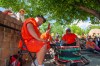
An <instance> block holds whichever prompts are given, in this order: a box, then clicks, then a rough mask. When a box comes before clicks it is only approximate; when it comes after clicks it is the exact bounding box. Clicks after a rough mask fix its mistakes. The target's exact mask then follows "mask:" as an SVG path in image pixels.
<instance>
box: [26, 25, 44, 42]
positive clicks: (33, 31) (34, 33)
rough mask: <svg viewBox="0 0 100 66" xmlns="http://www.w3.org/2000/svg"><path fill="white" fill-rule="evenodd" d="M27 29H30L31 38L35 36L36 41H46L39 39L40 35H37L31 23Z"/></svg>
mask: <svg viewBox="0 0 100 66" xmlns="http://www.w3.org/2000/svg"><path fill="white" fill-rule="evenodd" d="M27 29H28V32H29V33H30V34H31V36H33V37H34V38H35V39H37V40H39V41H44V40H42V39H40V38H39V37H38V35H37V34H36V32H35V30H34V27H33V25H32V24H31V23H28V24H27Z"/></svg>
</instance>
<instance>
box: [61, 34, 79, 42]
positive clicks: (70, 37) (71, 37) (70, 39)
mask: <svg viewBox="0 0 100 66" xmlns="http://www.w3.org/2000/svg"><path fill="white" fill-rule="evenodd" d="M76 38H77V36H76V35H75V34H74V33H66V34H65V35H64V36H63V37H62V40H63V41H65V42H66V43H67V44H72V43H74V42H76Z"/></svg>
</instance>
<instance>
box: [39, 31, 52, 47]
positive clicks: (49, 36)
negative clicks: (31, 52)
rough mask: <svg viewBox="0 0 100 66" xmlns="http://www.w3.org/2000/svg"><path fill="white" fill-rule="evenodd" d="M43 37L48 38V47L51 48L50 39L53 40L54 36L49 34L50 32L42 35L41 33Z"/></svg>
mask: <svg viewBox="0 0 100 66" xmlns="http://www.w3.org/2000/svg"><path fill="white" fill-rule="evenodd" d="M41 38H42V39H44V40H46V41H48V42H47V44H48V45H47V48H48V49H49V48H50V41H52V37H51V35H50V34H49V33H46V32H45V33H43V34H42V35H41Z"/></svg>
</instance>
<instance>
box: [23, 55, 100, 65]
mask: <svg viewBox="0 0 100 66" xmlns="http://www.w3.org/2000/svg"><path fill="white" fill-rule="evenodd" d="M83 56H84V57H86V58H87V59H88V60H89V61H90V64H88V65H85V66H100V55H98V54H93V53H88V54H87V53H86V54H84V55H83ZM24 66H31V63H27V64H25V65H24ZM45 66H56V65H55V64H53V60H48V61H46V62H45Z"/></svg>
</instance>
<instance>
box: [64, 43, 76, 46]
mask: <svg viewBox="0 0 100 66" xmlns="http://www.w3.org/2000/svg"><path fill="white" fill-rule="evenodd" d="M63 46H76V42H74V43H71V44H63Z"/></svg>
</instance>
